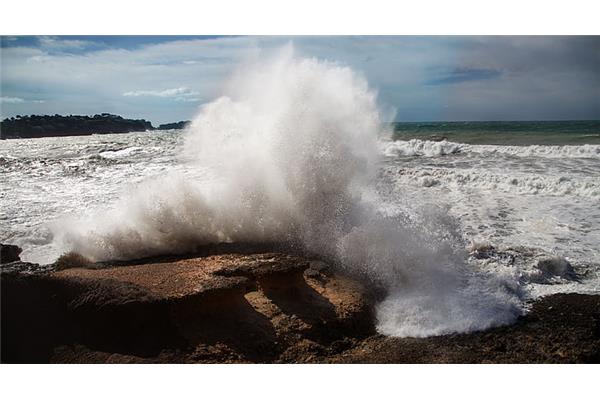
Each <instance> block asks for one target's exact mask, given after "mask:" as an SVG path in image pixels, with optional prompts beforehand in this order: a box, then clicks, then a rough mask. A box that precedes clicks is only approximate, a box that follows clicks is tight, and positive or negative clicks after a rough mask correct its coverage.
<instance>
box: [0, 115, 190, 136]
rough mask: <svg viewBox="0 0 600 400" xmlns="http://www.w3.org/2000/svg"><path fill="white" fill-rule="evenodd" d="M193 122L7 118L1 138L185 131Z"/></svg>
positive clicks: (115, 117)
mask: <svg viewBox="0 0 600 400" xmlns="http://www.w3.org/2000/svg"><path fill="white" fill-rule="evenodd" d="M188 123H189V121H179V122H173V123H168V124H162V125H159V126H158V127H154V126H153V125H152V123H151V122H150V121H147V120H145V119H128V118H123V117H121V116H119V115H114V114H108V113H103V114H96V115H93V116H87V115H68V116H63V115H58V114H55V115H26V116H20V115H18V116H17V117H11V118H6V119H4V120H2V123H1V124H0V139H29V138H41V137H57V136H85V135H92V134H108V133H128V132H141V131H148V130H166V129H183V128H184V127H185V126H186V125H187V124H188Z"/></svg>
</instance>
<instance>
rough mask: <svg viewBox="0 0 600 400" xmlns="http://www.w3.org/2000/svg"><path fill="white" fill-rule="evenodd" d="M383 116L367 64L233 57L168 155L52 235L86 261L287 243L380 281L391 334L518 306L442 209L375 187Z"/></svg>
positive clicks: (441, 328)
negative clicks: (162, 169) (473, 256)
mask: <svg viewBox="0 0 600 400" xmlns="http://www.w3.org/2000/svg"><path fill="white" fill-rule="evenodd" d="M390 118H391V116H390V115H385V114H384V113H383V112H382V111H381V107H380V106H379V105H378V102H377V93H376V91H374V90H373V89H372V88H370V87H369V84H368V82H367V80H366V79H365V77H364V76H363V75H362V74H361V73H359V72H356V71H354V70H352V69H351V68H349V67H347V66H344V65H340V64H338V63H335V62H330V61H322V60H319V59H315V58H304V57H301V56H298V55H296V54H295V51H294V49H293V47H292V46H291V45H290V46H286V47H285V48H283V49H281V50H280V51H279V52H277V54H275V55H270V56H267V55H262V54H261V55H259V56H257V58H256V59H254V60H250V61H248V62H246V63H245V64H244V65H242V66H241V67H240V68H239V70H238V71H237V72H236V73H234V75H233V77H232V78H231V79H230V81H229V82H228V83H227V84H226V85H224V89H223V93H222V95H221V96H220V97H218V98H216V99H215V100H214V101H212V102H209V103H207V104H204V105H203V106H202V107H201V108H200V110H199V112H198V114H197V116H196V117H195V118H194V119H193V121H192V123H191V124H190V125H189V126H188V127H187V128H186V130H185V133H184V135H185V138H184V140H183V144H182V146H181V148H180V152H179V157H178V158H179V163H180V165H179V166H178V168H174V169H172V170H171V171H170V172H168V173H166V174H164V175H163V176H161V177H159V178H153V179H148V180H145V181H143V182H141V183H140V184H138V185H137V186H136V187H135V188H134V189H132V190H130V191H129V192H127V193H125V194H124V195H123V196H122V197H121V198H120V199H119V200H118V201H117V202H116V203H114V204H113V205H112V206H111V207H108V208H105V209H102V210H100V211H99V212H95V213H88V214H87V215H83V216H82V215H77V216H74V217H71V218H66V219H62V220H60V221H58V222H57V223H55V224H54V226H53V234H54V238H55V241H56V242H57V243H59V246H60V247H61V248H63V249H64V250H65V251H76V252H78V253H80V254H82V255H83V256H85V257H88V258H90V259H92V260H109V259H134V258H141V257H147V256H152V255H160V254H182V253H188V252H194V251H196V250H197V249H198V248H199V247H200V246H205V245H210V244H217V243H232V242H251V243H257V242H283V243H286V244H288V245H291V246H294V247H296V248H300V249H302V250H303V251H306V252H307V253H310V254H316V255H317V256H319V257H323V258H327V259H329V260H334V262H335V263H336V264H337V265H338V267H339V268H343V269H345V270H347V271H348V272H350V273H352V274H354V275H357V276H361V277H362V278H363V279H364V280H365V281H366V282H369V283H370V284H372V285H374V286H377V287H379V288H381V290H383V292H384V293H385V299H384V300H383V301H382V302H381V304H380V305H379V306H378V307H377V321H378V322H377V327H378V330H379V331H380V332H381V333H384V334H387V335H392V336H428V335H436V334H444V333H450V332H467V331H473V330H479V329H486V328H489V327H491V326H497V325H503V324H507V323H510V322H512V321H514V320H515V319H516V318H517V316H518V315H520V314H521V313H522V311H523V310H522V307H521V303H520V300H519V297H518V288H516V287H515V286H514V282H515V280H514V279H513V277H499V276H492V275H490V274H485V273H483V272H481V271H478V270H476V269H475V268H474V267H473V266H472V265H470V264H469V263H468V261H467V257H466V253H465V250H464V248H465V246H464V243H463V241H462V239H461V236H460V234H459V232H458V231H457V224H456V223H455V221H453V220H452V219H451V218H449V217H448V215H447V214H445V213H444V212H443V210H441V209H439V208H436V209H431V208H427V207H418V206H416V207H414V208H413V209H410V210H406V209H401V208H398V207H396V206H395V205H393V204H389V203H388V202H385V201H384V200H382V199H381V198H380V196H379V195H378V193H377V190H376V187H375V181H376V179H377V173H378V170H379V166H380V162H381V159H382V153H381V151H380V147H379V146H380V145H379V142H378V139H379V138H381V137H391V132H390V131H389V129H390V128H389V123H387V121H389V120H390Z"/></svg>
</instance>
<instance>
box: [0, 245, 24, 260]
mask: <svg viewBox="0 0 600 400" xmlns="http://www.w3.org/2000/svg"><path fill="white" fill-rule="evenodd" d="M22 251H23V249H21V248H20V247H19V246H15V245H13V244H2V243H0V264H7V263H11V262H14V261H20V260H21V258H20V257H19V254H21V252H22Z"/></svg>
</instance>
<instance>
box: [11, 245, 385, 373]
mask: <svg viewBox="0 0 600 400" xmlns="http://www.w3.org/2000/svg"><path fill="white" fill-rule="evenodd" d="M308 265H309V262H308V261H307V260H305V259H303V258H301V257H297V256H291V255H286V254H281V253H258V254H231V253H229V254H219V255H210V256H205V257H195V258H187V259H185V258H184V259H170V260H168V261H163V260H160V261H158V262H152V260H144V261H143V263H141V264H134V265H118V266H114V265H113V266H110V265H109V266H105V267H104V268H101V266H100V265H99V264H94V265H93V266H90V268H69V269H64V270H60V271H54V272H50V273H46V274H30V275H25V274H3V275H0V280H1V285H2V291H1V294H2V302H1V305H2V314H1V315H2V325H1V326H2V338H3V340H2V352H1V355H2V362H42V361H44V362H48V361H51V362H88V361H90V362H91V361H92V360H98V361H99V362H108V360H118V361H119V362H121V361H122V362H125V361H126V360H133V361H134V362H163V361H166V362H178V363H181V362H249V361H252V362H274V361H278V360H281V361H284V360H286V361H293V360H295V361H299V360H303V359H306V356H307V355H309V354H308V353H311V354H312V353H313V350H310V351H309V350H307V349H305V347H306V346H304V345H301V344H298V343H300V342H302V341H306V340H310V341H313V342H315V343H317V345H318V346H317V347H319V346H322V347H323V348H326V347H327V346H329V343H332V342H333V341H336V340H338V341H339V340H345V339H346V338H347V337H349V336H351V337H363V336H365V335H367V334H372V333H373V325H372V321H373V318H372V316H371V314H370V312H371V305H370V303H369V302H367V301H366V300H365V299H366V296H365V295H364V293H363V291H362V286H360V285H359V284H358V283H357V282H355V281H352V280H349V279H347V278H344V277H341V276H339V277H338V276H335V275H331V274H330V275H325V274H322V276H321V277H320V279H319V280H314V279H310V278H305V277H304V275H303V272H304V270H305V269H306V268H307V267H308ZM324 269H325V268H323V270H324ZM40 332H44V334H43V335H40ZM297 345H298V346H297ZM296 347H297V348H298V349H299V350H297V351H291V353H290V352H289V351H287V352H286V350H287V349H292V348H296ZM74 349H75V350H74ZM115 354H117V355H118V357H116V356H115V357H112V356H111V355H115ZM166 354H168V355H169V356H168V357H167V356H166ZM290 354H293V357H295V358H293V360H291V359H288V357H289V356H290ZM310 360H311V361H315V359H313V358H310Z"/></svg>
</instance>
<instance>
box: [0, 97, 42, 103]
mask: <svg viewBox="0 0 600 400" xmlns="http://www.w3.org/2000/svg"><path fill="white" fill-rule="evenodd" d="M45 102H46V100H25V99H22V98H20V97H5V96H3V97H0V103H8V104H21V103H45Z"/></svg>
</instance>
